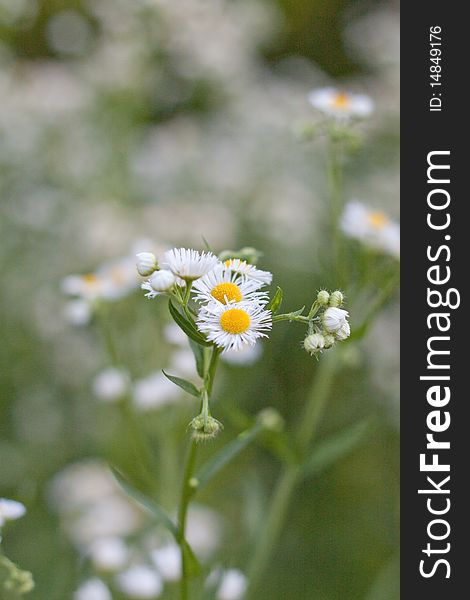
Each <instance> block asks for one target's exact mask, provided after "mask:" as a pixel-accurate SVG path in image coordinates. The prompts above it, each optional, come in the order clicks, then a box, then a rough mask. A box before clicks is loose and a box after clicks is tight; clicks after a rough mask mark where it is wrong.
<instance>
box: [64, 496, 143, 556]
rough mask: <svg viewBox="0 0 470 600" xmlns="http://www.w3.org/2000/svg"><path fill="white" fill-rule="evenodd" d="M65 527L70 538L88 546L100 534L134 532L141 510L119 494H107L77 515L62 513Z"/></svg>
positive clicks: (104, 535)
mask: <svg viewBox="0 0 470 600" xmlns="http://www.w3.org/2000/svg"><path fill="white" fill-rule="evenodd" d="M64 517H65V523H64V525H65V529H66V531H67V533H68V535H69V536H70V538H71V539H72V541H73V542H74V543H75V544H77V545H81V546H88V545H89V544H91V543H93V542H94V541H95V540H96V539H99V538H102V537H114V536H118V537H119V536H126V535H130V534H132V533H135V532H136V531H137V530H138V528H139V526H140V525H141V523H142V513H140V512H139V509H138V508H137V507H136V506H135V505H134V504H131V503H130V502H129V501H128V499H127V498H125V497H124V496H122V495H118V494H116V495H114V496H107V497H104V498H102V499H100V500H99V501H98V502H95V503H94V504H92V505H90V506H88V507H86V509H85V510H83V511H82V512H81V513H80V514H79V515H72V514H68V515H64Z"/></svg>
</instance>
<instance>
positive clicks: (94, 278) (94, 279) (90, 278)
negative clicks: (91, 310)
mask: <svg viewBox="0 0 470 600" xmlns="http://www.w3.org/2000/svg"><path fill="white" fill-rule="evenodd" d="M82 280H83V281H84V282H85V283H86V284H87V285H94V284H95V283H98V280H99V277H98V275H95V274H94V273H87V274H86V275H82Z"/></svg>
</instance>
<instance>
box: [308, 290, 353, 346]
mask: <svg viewBox="0 0 470 600" xmlns="http://www.w3.org/2000/svg"><path fill="white" fill-rule="evenodd" d="M343 300H344V297H343V294H342V293H341V292H340V291H339V290H336V291H334V292H332V293H331V294H330V293H328V292H327V291H326V290H321V291H320V292H318V295H317V299H316V301H315V302H314V304H313V307H312V308H313V310H312V312H315V314H316V316H315V318H314V319H313V320H312V321H311V322H310V324H309V332H308V335H307V337H306V338H305V339H304V342H303V345H304V348H305V350H306V351H307V352H308V353H309V354H312V355H318V354H319V353H320V352H322V351H323V350H328V349H329V348H331V347H332V346H333V345H334V344H335V343H336V342H337V341H344V340H345V339H347V338H348V337H349V336H350V334H351V329H350V326H349V322H348V317H349V313H348V311H347V310H344V309H342V308H340V306H342V304H343Z"/></svg>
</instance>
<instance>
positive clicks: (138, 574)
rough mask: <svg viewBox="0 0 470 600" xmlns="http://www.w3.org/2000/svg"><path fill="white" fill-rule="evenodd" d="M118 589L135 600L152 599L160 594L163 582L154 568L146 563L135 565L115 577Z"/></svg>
mask: <svg viewBox="0 0 470 600" xmlns="http://www.w3.org/2000/svg"><path fill="white" fill-rule="evenodd" d="M117 585H118V587H119V590H120V591H121V592H122V593H123V594H125V595H126V596H129V598H135V599H136V600H137V599H138V600H147V599H148V600H153V599H154V598H157V597H158V596H160V594H161V593H162V590H163V583H162V580H161V577H160V575H159V574H158V573H157V572H156V570H155V569H153V568H152V567H149V566H147V565H135V566H133V567H131V568H130V569H128V570H127V571H124V572H123V573H120V574H119V575H118V577H117Z"/></svg>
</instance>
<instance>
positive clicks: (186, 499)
mask: <svg viewBox="0 0 470 600" xmlns="http://www.w3.org/2000/svg"><path fill="white" fill-rule="evenodd" d="M196 452H197V443H196V442H195V441H194V440H192V441H191V446H190V447H189V451H188V456H187V458H186V464H185V468H184V475H183V487H182V490H181V501H180V506H179V511H178V528H179V545H180V551H181V571H182V573H181V586H180V600H188V597H189V596H188V589H189V574H188V563H187V552H186V520H187V516H188V508H189V503H190V502H191V497H192V495H193V492H194V488H193V487H192V486H191V479H192V477H193V474H194V467H195V465H196Z"/></svg>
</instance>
